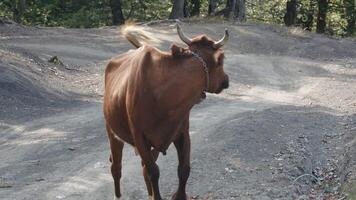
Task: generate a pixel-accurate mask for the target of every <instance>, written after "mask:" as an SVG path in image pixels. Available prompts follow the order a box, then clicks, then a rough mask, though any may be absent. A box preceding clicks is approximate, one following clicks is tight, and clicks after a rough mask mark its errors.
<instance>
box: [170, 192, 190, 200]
mask: <svg viewBox="0 0 356 200" xmlns="http://www.w3.org/2000/svg"><path fill="white" fill-rule="evenodd" d="M172 200H190V198H189V197H188V195H186V194H179V193H175V194H174V195H173V197H172Z"/></svg>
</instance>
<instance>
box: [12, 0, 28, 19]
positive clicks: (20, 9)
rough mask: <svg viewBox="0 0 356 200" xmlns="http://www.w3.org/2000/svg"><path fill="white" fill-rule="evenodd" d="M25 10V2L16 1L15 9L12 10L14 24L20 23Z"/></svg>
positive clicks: (23, 0) (21, 0)
mask: <svg viewBox="0 0 356 200" xmlns="http://www.w3.org/2000/svg"><path fill="white" fill-rule="evenodd" d="M25 8H26V0H16V1H15V7H14V9H13V18H14V20H15V22H17V23H21V22H22V17H23V14H24V12H25Z"/></svg>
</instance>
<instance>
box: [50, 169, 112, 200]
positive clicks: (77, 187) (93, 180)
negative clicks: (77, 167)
mask: <svg viewBox="0 0 356 200" xmlns="http://www.w3.org/2000/svg"><path fill="white" fill-rule="evenodd" d="M111 182H112V177H111V175H110V174H109V173H107V172H106V171H105V172H99V171H97V170H93V169H86V170H84V172H82V173H80V174H78V175H77V176H73V177H71V178H69V179H68V180H66V181H65V182H63V183H60V185H59V186H58V187H56V188H54V189H53V190H51V191H49V192H48V193H47V194H46V196H47V198H48V199H56V198H57V199H58V197H64V198H66V197H69V196H75V195H78V194H85V193H89V192H92V191H96V190H97V189H98V188H100V187H101V186H102V185H104V184H106V183H111Z"/></svg>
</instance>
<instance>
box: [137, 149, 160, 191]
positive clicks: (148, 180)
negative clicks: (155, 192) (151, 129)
mask: <svg viewBox="0 0 356 200" xmlns="http://www.w3.org/2000/svg"><path fill="white" fill-rule="evenodd" d="M151 152H152V155H153V158H154V160H155V161H156V160H157V158H158V155H159V152H158V151H156V150H152V151H151ZM141 164H142V171H143V177H144V178H145V183H146V187H147V192H148V195H149V196H150V197H152V185H151V182H150V179H149V176H148V172H147V168H146V167H145V164H144V163H143V161H142V162H141Z"/></svg>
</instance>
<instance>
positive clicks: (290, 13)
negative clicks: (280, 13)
mask: <svg viewBox="0 0 356 200" xmlns="http://www.w3.org/2000/svg"><path fill="white" fill-rule="evenodd" d="M296 20H297V0H290V1H287V11H286V14H285V15H284V24H285V25H286V26H293V25H295V23H296Z"/></svg>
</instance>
